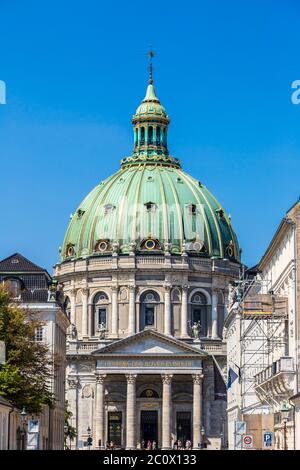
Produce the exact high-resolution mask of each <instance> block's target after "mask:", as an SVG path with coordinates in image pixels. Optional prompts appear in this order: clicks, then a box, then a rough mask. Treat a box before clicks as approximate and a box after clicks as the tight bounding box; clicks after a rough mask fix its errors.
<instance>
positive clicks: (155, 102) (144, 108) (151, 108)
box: [133, 83, 168, 121]
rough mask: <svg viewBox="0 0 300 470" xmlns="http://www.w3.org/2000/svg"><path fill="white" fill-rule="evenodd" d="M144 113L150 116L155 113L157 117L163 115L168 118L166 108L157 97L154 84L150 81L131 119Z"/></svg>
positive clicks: (134, 119) (137, 117)
mask: <svg viewBox="0 0 300 470" xmlns="http://www.w3.org/2000/svg"><path fill="white" fill-rule="evenodd" d="M145 115H147V116H149V117H150V118H151V117H153V116H154V115H156V116H159V117H164V118H166V119H167V120H168V116H167V113H166V110H165V108H164V107H163V105H162V104H161V103H160V101H159V99H158V98H157V96H156V93H155V89H154V85H153V84H152V83H149V85H148V87H147V91H146V96H145V98H144V99H143V101H142V102H141V104H140V105H139V107H138V108H137V110H136V112H135V114H134V115H133V121H136V120H138V119H139V118H140V117H142V116H145Z"/></svg>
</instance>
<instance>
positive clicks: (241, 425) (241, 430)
mask: <svg viewBox="0 0 300 470" xmlns="http://www.w3.org/2000/svg"><path fill="white" fill-rule="evenodd" d="M235 434H246V421H235Z"/></svg>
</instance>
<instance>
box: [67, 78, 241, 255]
mask: <svg viewBox="0 0 300 470" xmlns="http://www.w3.org/2000/svg"><path fill="white" fill-rule="evenodd" d="M132 122H133V125H134V149H133V152H132V155H131V156H129V157H125V158H124V159H123V160H122V161H121V169H120V170H119V171H117V172H116V173H115V174H113V175H112V176H110V177H109V178H107V179H106V180H104V181H102V182H101V183H100V184H99V185H98V186H96V187H95V188H94V189H93V190H92V191H91V192H90V194H88V196H87V197H86V198H85V199H84V200H83V202H82V203H81V204H80V206H79V207H78V209H77V210H76V212H75V214H73V215H72V216H71V221H70V223H69V227H68V229H67V232H66V235H65V239H64V242H63V246H62V248H61V259H62V261H64V260H69V259H74V258H82V257H83V258H84V257H89V256H110V255H112V254H114V253H119V254H124V255H125V254H128V253H133V252H136V253H153V254H154V253H157V254H159V253H164V252H170V253H173V254H183V253H186V254H193V255H197V256H203V257H220V258H228V259H231V260H234V261H239V259H240V255H239V247H238V243H237V239H236V236H235V233H234V231H233V229H232V226H231V223H230V220H229V218H228V216H227V215H226V213H225V211H224V209H223V208H222V207H221V205H220V204H219V203H218V201H217V200H216V199H215V198H214V196H213V195H212V194H211V193H210V192H209V191H208V189H207V188H206V187H205V186H203V185H202V184H201V183H200V182H199V181H198V180H196V179H195V178H192V177H191V176H190V175H188V174H187V173H185V172H184V171H183V170H182V169H181V165H180V161H179V160H178V159H176V158H174V157H171V156H170V155H169V152H168V147H167V127H168V124H169V118H168V116H167V114H166V112H165V109H164V108H163V106H162V105H161V104H160V101H159V100H158V98H157V97H156V94H155V90H154V87H153V85H152V80H151V82H150V84H149V85H148V88H147V93H146V96H145V98H144V100H143V102H142V103H141V105H140V106H139V107H138V109H137V111H136V113H135V115H134V116H133V118H132Z"/></svg>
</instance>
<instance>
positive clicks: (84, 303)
mask: <svg viewBox="0 0 300 470" xmlns="http://www.w3.org/2000/svg"><path fill="white" fill-rule="evenodd" d="M88 292H89V290H88V289H86V288H84V289H82V291H81V295H82V325H81V334H82V337H84V336H85V337H86V336H87V335H88V303H87V301H88Z"/></svg>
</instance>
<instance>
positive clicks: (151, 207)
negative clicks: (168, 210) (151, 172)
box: [145, 177, 157, 212]
mask: <svg viewBox="0 0 300 470" xmlns="http://www.w3.org/2000/svg"><path fill="white" fill-rule="evenodd" d="M150 178H151V177H150ZM145 207H146V210H147V212H155V211H156V209H157V205H156V204H155V203H154V202H151V201H149V202H146V204H145Z"/></svg>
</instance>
